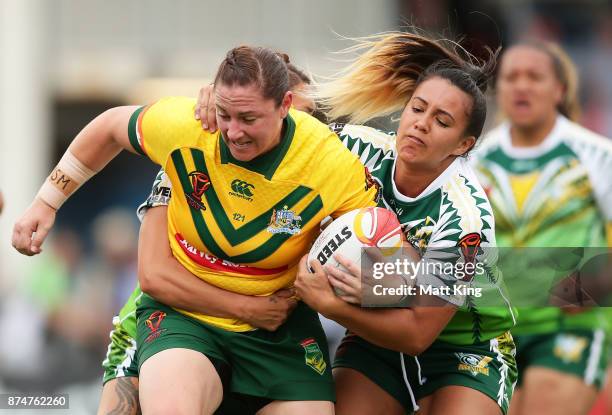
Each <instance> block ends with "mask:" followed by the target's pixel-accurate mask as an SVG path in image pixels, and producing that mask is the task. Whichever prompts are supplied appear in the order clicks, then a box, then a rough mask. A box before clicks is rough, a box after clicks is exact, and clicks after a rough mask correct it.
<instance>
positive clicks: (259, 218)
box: [129, 98, 376, 331]
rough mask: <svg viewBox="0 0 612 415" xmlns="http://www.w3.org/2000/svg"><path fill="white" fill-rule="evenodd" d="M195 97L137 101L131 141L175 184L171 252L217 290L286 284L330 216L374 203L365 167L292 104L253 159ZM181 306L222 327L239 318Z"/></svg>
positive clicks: (250, 291)
mask: <svg viewBox="0 0 612 415" xmlns="http://www.w3.org/2000/svg"><path fill="white" fill-rule="evenodd" d="M194 107H195V101H194V100H192V99H188V98H167V99H163V100H160V101H158V102H157V103H155V104H153V105H151V106H149V107H143V108H140V109H138V110H137V111H136V112H135V113H134V114H133V116H132V118H131V120H130V125H129V136H130V141H131V143H132V145H133V147H134V148H135V149H136V151H138V152H139V153H141V154H143V155H147V156H148V157H149V158H150V159H151V160H153V161H154V162H155V163H157V164H159V165H160V166H162V167H163V168H164V170H165V171H166V173H167V175H168V177H169V179H170V182H171V184H172V189H173V195H172V196H173V197H172V198H171V200H170V205H169V210H168V237H169V239H170V246H171V249H172V252H173V253H174V256H175V257H176V259H177V260H178V261H179V262H180V263H181V264H182V265H183V266H184V267H185V268H186V269H187V270H189V271H190V272H192V273H193V274H195V275H196V276H198V277H199V278H201V279H203V280H204V281H206V282H208V283H210V284H213V285H215V286H217V287H219V288H223V289H225V290H228V291H233V292H236V293H240V294H247V295H269V294H271V293H273V292H275V291H277V290H279V289H281V288H284V287H289V286H291V285H292V283H293V281H294V278H295V274H296V271H297V264H298V261H299V259H300V258H301V257H302V256H303V255H304V254H305V253H306V252H308V249H309V246H310V244H311V242H312V241H313V239H314V238H315V237H316V235H317V234H318V231H319V222H320V221H321V220H322V219H323V218H325V217H326V216H328V215H331V216H333V217H337V216H339V215H341V214H343V213H345V212H348V211H351V210H354V209H357V208H360V207H364V206H372V205H374V204H375V202H374V197H375V194H376V189H375V188H373V187H370V186H367V182H366V174H365V170H364V167H363V166H362V165H361V163H360V162H359V160H358V159H357V157H355V156H354V155H353V154H351V153H350V152H349V151H348V150H347V149H346V148H345V147H344V146H343V145H342V143H340V141H339V140H338V138H337V137H336V135H335V134H333V133H332V132H331V131H330V130H329V128H328V127H327V126H326V125H324V124H322V123H320V122H319V121H317V120H316V119H315V118H313V117H311V116H309V115H308V114H305V113H302V112H299V111H294V110H291V111H290V112H289V115H288V116H287V118H286V120H285V125H284V128H283V131H284V136H283V137H282V140H281V143H280V144H279V145H278V146H277V147H276V148H275V149H274V150H272V151H271V152H269V153H266V154H264V155H262V156H260V157H258V158H256V159H254V160H252V161H250V162H247V163H245V162H241V161H238V160H235V159H234V158H233V157H232V155H231V153H230V151H229V149H228V148H227V146H226V144H225V142H224V141H223V138H222V137H221V136H220V133H219V132H216V133H212V134H211V133H208V132H206V131H203V130H202V128H201V126H200V123H199V122H198V121H196V120H194V118H193V113H194ZM179 311H180V312H182V313H184V314H186V315H188V316H191V317H194V318H196V319H198V320H200V321H203V322H205V323H209V324H213V325H215V326H218V327H221V328H223V329H226V330H231V331H247V330H251V329H252V327H251V326H249V325H248V324H245V323H243V322H240V321H236V320H232V319H224V318H217V317H211V316H206V315H202V314H196V313H190V312H187V311H184V310H179Z"/></svg>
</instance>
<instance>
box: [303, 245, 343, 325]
mask: <svg viewBox="0 0 612 415" xmlns="http://www.w3.org/2000/svg"><path fill="white" fill-rule="evenodd" d="M307 260H308V255H304V257H303V258H302V259H301V261H300V264H299V266H298V273H297V277H296V279H295V284H294V288H295V291H296V293H297V295H298V296H299V297H300V298H301V299H302V301H304V302H305V303H306V304H308V305H309V306H310V307H311V308H313V309H314V310H316V311H318V312H319V313H321V314H324V315H325V314H328V313H329V312H330V311H331V310H334V309H335V307H337V306H338V304H339V303H340V304H341V303H342V300H341V299H340V298H338V297H337V296H336V294H334V291H333V290H332V287H331V285H330V284H329V281H328V276H327V272H325V270H324V269H323V266H322V265H321V263H320V262H319V261H318V260H313V261H311V263H310V266H311V267H312V270H313V271H314V272H310V271H309V270H308V265H307V262H306V261H307Z"/></svg>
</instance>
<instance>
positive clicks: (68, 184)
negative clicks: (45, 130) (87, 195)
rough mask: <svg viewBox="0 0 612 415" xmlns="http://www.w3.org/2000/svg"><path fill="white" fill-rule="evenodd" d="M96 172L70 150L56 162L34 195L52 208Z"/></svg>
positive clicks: (56, 206) (60, 203)
mask: <svg viewBox="0 0 612 415" xmlns="http://www.w3.org/2000/svg"><path fill="white" fill-rule="evenodd" d="M96 173H97V172H96V171H94V170H91V169H89V168H88V167H87V166H85V165H84V164H83V163H81V161H79V159H77V158H76V157H75V156H74V154H72V153H71V152H70V150H68V151H66V153H65V154H64V156H63V157H62V159H61V160H60V161H59V163H57V166H56V167H55V168H54V169H53V171H52V172H51V174H50V175H49V177H48V178H47V180H46V181H45V183H44V184H43V185H42V187H41V188H40V190H39V191H38V194H37V195H36V197H38V198H40V199H42V200H43V201H44V202H45V203H46V204H48V205H49V206H51V207H52V208H54V209H59V208H60V206H62V204H63V203H64V202H65V201H66V200H67V199H68V198H69V197H70V196H71V195H72V194H73V193H74V192H75V191H76V190H77V189H78V188H79V187H81V185H82V184H83V183H85V182H86V181H87V180H89V179H90V178H91V177H92V176H93V175H94V174H96Z"/></svg>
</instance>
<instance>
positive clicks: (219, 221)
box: [170, 148, 323, 264]
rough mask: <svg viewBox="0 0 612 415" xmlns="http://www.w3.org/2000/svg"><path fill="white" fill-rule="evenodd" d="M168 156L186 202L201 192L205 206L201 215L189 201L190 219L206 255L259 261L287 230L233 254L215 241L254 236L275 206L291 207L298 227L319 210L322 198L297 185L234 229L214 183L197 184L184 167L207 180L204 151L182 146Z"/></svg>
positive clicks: (263, 227)
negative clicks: (299, 206)
mask: <svg viewBox="0 0 612 415" xmlns="http://www.w3.org/2000/svg"><path fill="white" fill-rule="evenodd" d="M170 158H171V160H172V166H173V167H174V169H175V171H176V174H177V178H178V180H179V183H180V188H181V190H182V192H183V193H184V194H185V195H186V196H187V202H188V203H189V200H190V199H189V196H190V195H191V196H193V195H194V194H195V195H201V198H202V199H200V203H202V204H203V203H206V205H207V208H208V209H207V210H206V212H207V213H206V214H205V213H204V212H203V209H199V207H198V206H197V205H196V206H194V205H192V204H191V203H189V206H190V211H191V218H192V220H193V226H194V228H195V230H196V232H197V233H198V236H199V238H200V241H201V245H202V246H204V247H205V249H206V251H207V252H208V253H209V254H211V255H214V256H215V257H217V258H220V259H225V260H228V261H231V262H234V263H238V264H245V263H254V262H258V261H261V260H263V259H265V258H267V257H268V256H270V255H271V254H272V253H274V252H275V251H276V250H277V249H278V248H279V247H280V246H281V245H282V244H283V243H285V242H286V241H287V239H289V238H290V237H291V236H292V235H291V234H288V233H277V234H269V233H266V234H268V235H270V237H268V238H266V239H265V241H264V242H262V243H260V244H259V246H257V247H256V248H254V249H250V250H249V251H246V252H242V253H240V254H233V255H230V254H228V252H226V251H225V250H224V249H223V248H222V247H221V246H220V245H219V243H218V242H217V241H218V240H219V238H224V239H225V240H226V241H227V243H228V244H229V245H230V246H231V247H236V246H238V245H240V244H242V243H244V242H246V241H249V240H251V239H252V238H255V237H257V236H258V235H260V234H261V233H262V232H265V231H266V229H267V228H268V226H269V224H270V218H271V217H272V215H273V214H274V213H275V212H276V211H278V210H279V209H285V210H292V211H293V212H294V215H296V217H299V218H301V222H300V224H301V225H302V226H305V225H306V224H307V223H309V222H310V221H311V220H312V219H313V218H314V217H316V216H317V214H318V213H319V212H320V211H321V210H322V209H323V201H322V200H321V197H320V196H319V195H318V194H316V193H315V192H314V191H313V190H312V189H310V188H308V187H306V186H300V185H298V186H296V187H295V189H293V190H292V191H290V192H289V193H287V194H286V195H285V196H284V197H282V198H281V199H280V200H278V201H276V202H273V203H270V204H269V206H270V207H269V209H268V210H266V211H264V212H262V213H261V214H259V215H258V216H256V217H255V218H253V219H251V220H250V221H248V222H244V223H243V222H240V227H239V228H236V227H234V224H233V223H232V220H231V218H230V217H229V216H228V215H227V213H226V212H227V209H226V208H225V207H224V206H223V204H222V203H221V200H220V199H219V195H218V194H217V192H216V191H215V185H214V183H211V182H210V181H208V182H207V183H208V185H207V186H203V185H201V184H200V183H201V181H199V180H196V181H194V180H193V177H192V176H191V174H190V173H188V172H189V170H191V168H190V169H189V170H188V168H187V166H188V165H189V166H193V170H195V171H196V172H198V173H201V174H202V175H204V176H199V177H200V178H202V177H206V179H208V177H209V176H208V168H207V166H206V159H205V157H204V153H203V152H202V151H201V150H199V149H195V148H183V149H177V150H174V151H173V152H172V153H171V155H170ZM196 186H199V187H196ZM204 187H205V188H204ZM176 188H177V186H175V189H174V191H175V194H176V191H177V190H176ZM246 188H247V189H248V190H249V191H252V189H253V188H254V186H253V187H251V186H246ZM196 189H198V191H196ZM304 201H307V203H306V204H305V203H304ZM304 204H305V205H306V206H305V207H302V208H301V209H299V210H298V209H295V206H297V205H301V206H304ZM205 218H206V219H205ZM211 226H213V228H212V229H211V228H210V227H211ZM215 227H216V228H218V231H220V232H221V233H222V235H218V234H215V235H213V232H217V229H216V228H215ZM194 242H195V241H194Z"/></svg>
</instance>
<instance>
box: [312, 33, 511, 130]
mask: <svg viewBox="0 0 612 415" xmlns="http://www.w3.org/2000/svg"><path fill="white" fill-rule="evenodd" d="M355 41H356V44H355V45H354V46H352V47H350V48H348V49H345V50H344V51H343V52H345V53H350V54H354V53H358V56H357V58H355V59H354V60H353V61H352V62H351V64H350V65H349V66H348V67H346V68H345V69H344V70H342V71H340V72H339V73H338V74H336V75H335V77H333V78H332V80H331V81H329V82H323V83H320V84H319V85H318V96H319V100H320V102H321V103H322V104H323V105H324V106H325V108H326V110H327V114H328V116H329V118H330V119H332V120H334V119H338V118H342V117H346V119H348V120H349V122H353V123H364V122H366V121H368V120H370V119H372V118H375V117H381V116H387V115H390V114H393V113H395V112H396V111H399V110H401V109H402V108H404V107H405V105H406V102H407V101H408V100H409V99H410V97H411V96H412V94H413V93H414V90H415V89H416V87H417V86H418V85H419V84H420V83H422V82H424V81H425V80H427V79H430V78H432V77H434V76H438V77H441V78H443V79H447V80H448V81H449V82H450V83H451V84H453V85H454V86H456V87H458V88H459V89H461V90H462V91H464V92H465V93H466V94H468V95H469V96H470V97H472V99H473V105H472V110H471V112H470V114H469V121H468V126H467V128H466V133H467V134H469V135H473V136H474V137H476V139H478V137H479V135H480V134H481V132H482V129H483V127H484V121H485V118H486V102H485V96H484V93H485V91H486V88H487V82H488V79H489V78H490V76H491V74H492V73H493V69H494V67H495V62H496V58H497V54H498V52H499V50H498V51H495V52H493V51H491V50H489V55H490V56H489V59H488V60H487V61H486V62H481V61H479V60H477V59H476V58H475V57H474V56H472V55H471V54H469V53H468V52H467V51H465V50H464V49H463V48H461V47H460V46H459V45H458V44H457V43H456V42H452V41H449V40H445V39H432V38H429V37H427V36H424V35H421V34H415V33H409V32H389V33H383V34H379V35H374V36H369V37H365V38H359V39H355Z"/></svg>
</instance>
